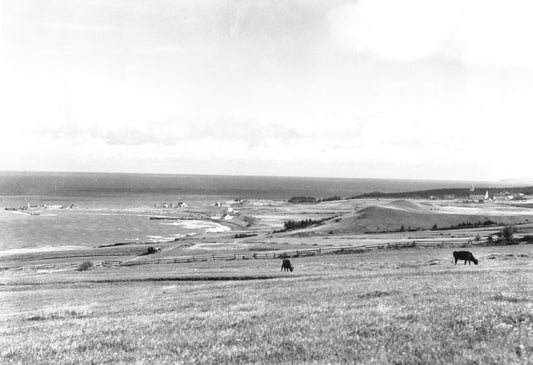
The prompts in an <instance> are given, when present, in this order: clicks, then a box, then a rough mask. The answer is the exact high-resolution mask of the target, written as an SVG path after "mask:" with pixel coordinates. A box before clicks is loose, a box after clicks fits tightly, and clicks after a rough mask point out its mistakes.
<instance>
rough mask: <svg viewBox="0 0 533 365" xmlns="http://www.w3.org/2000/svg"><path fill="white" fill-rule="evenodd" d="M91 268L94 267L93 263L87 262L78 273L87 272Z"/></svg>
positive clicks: (80, 266)
mask: <svg viewBox="0 0 533 365" xmlns="http://www.w3.org/2000/svg"><path fill="white" fill-rule="evenodd" d="M91 267H93V263H92V262H91V261H85V262H82V263H81V264H80V265H79V266H78V271H87V270H89V269H90V268H91Z"/></svg>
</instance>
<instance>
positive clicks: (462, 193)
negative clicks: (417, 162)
mask: <svg viewBox="0 0 533 365" xmlns="http://www.w3.org/2000/svg"><path fill="white" fill-rule="evenodd" d="M486 191H488V192H489V195H494V194H496V193H499V192H502V191H507V192H509V193H513V194H517V193H523V194H525V195H533V186H524V187H507V188H505V187H500V188H476V190H475V193H476V194H485V192H486ZM470 194H471V191H470V189H469V188H461V189H458V188H445V189H431V190H419V191H406V192H401V193H382V192H380V191H374V192H371V193H367V194H361V195H356V196H352V197H351V199H369V198H389V199H394V198H396V199H429V197H431V196H437V197H442V196H444V195H455V197H456V198H459V199H460V198H466V197H468V196H469V195H470Z"/></svg>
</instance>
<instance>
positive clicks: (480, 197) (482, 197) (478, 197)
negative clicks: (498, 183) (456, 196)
mask: <svg viewBox="0 0 533 365" xmlns="http://www.w3.org/2000/svg"><path fill="white" fill-rule="evenodd" d="M468 200H471V201H474V202H478V203H483V202H485V201H488V200H489V191H488V190H487V191H486V192H485V194H475V192H472V194H470V196H469V197H468Z"/></svg>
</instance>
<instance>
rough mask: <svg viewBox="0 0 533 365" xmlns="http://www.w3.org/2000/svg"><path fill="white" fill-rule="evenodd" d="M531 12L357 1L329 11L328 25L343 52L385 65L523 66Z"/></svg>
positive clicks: (441, 2) (483, 5)
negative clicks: (441, 61)
mask: <svg viewBox="0 0 533 365" xmlns="http://www.w3.org/2000/svg"><path fill="white" fill-rule="evenodd" d="M531 10H533V4H531V3H530V2H528V1H522V0H509V1H506V2H505V3H503V2H501V1H494V0H485V1H481V0H464V1H457V0H435V1H427V0H403V1H397V0H361V1H358V2H356V3H349V4H344V5H342V6H339V7H337V8H335V9H333V10H332V11H331V12H330V13H329V25H330V32H331V35H332V37H333V40H334V41H335V42H336V43H337V44H338V45H340V46H341V47H342V48H343V49H345V50H349V51H352V52H355V53H357V54H361V55H369V56H372V57H375V58H379V59H384V60H388V61H416V60H424V59H431V58H448V59H452V60H454V61H458V62H461V63H464V64H466V65H487V66H500V67H517V66H519V67H524V66H530V65H531V63H532V61H533V50H532V49H531V47H529V46H528V45H529V44H531V43H532V41H533V23H532V22H531V21H530V19H529V18H530V17H529V14H531Z"/></svg>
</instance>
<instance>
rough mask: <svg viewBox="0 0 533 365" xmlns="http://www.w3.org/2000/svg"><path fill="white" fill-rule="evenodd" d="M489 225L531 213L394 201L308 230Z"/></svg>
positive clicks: (529, 218) (512, 221)
mask: <svg viewBox="0 0 533 365" xmlns="http://www.w3.org/2000/svg"><path fill="white" fill-rule="evenodd" d="M488 220H490V221H493V222H497V223H501V224H516V223H525V222H527V221H533V215H532V214H531V213H529V214H528V213H519V212H515V211H498V210H490V209H487V211H480V209H478V208H473V209H469V208H461V209H457V210H456V211H453V210H450V209H447V208H446V207H441V206H438V205H435V204H432V203H430V202H424V203H420V202H414V201H407V200H397V201H393V202H389V203H384V204H382V205H371V206H368V207H365V208H362V209H360V210H358V211H356V212H354V213H353V214H350V215H344V216H343V217H342V218H341V219H340V220H336V221H333V222H330V223H327V224H324V225H322V226H319V227H315V228H311V229H310V230H309V231H313V232H314V233H329V232H333V233H364V232H384V231H398V230H399V229H400V227H401V226H402V225H403V226H404V228H405V229H406V230H407V229H409V228H412V229H431V228H432V227H433V226H434V225H435V224H436V225H437V227H439V228H449V227H451V226H452V225H453V226H457V225H458V224H461V223H472V224H475V223H477V222H485V221H488Z"/></svg>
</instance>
